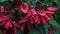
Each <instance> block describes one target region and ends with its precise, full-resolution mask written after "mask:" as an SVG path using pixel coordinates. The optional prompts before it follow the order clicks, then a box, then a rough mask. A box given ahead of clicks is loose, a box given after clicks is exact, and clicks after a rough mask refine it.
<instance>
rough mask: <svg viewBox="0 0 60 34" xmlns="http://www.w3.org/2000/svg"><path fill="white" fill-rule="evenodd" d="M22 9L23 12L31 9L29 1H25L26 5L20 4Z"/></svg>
mask: <svg viewBox="0 0 60 34" xmlns="http://www.w3.org/2000/svg"><path fill="white" fill-rule="evenodd" d="M20 10H21V11H22V12H23V13H27V12H28V10H29V5H28V4H27V3H24V6H23V5H21V6H20Z"/></svg>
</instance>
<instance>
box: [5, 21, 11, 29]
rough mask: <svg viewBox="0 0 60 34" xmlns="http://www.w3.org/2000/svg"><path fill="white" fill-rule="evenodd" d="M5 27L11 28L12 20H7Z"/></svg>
mask: <svg viewBox="0 0 60 34" xmlns="http://www.w3.org/2000/svg"><path fill="white" fill-rule="evenodd" d="M5 28H6V29H8V28H12V22H11V21H7V22H6V24H5Z"/></svg>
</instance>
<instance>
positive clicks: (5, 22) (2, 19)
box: [0, 15, 13, 29]
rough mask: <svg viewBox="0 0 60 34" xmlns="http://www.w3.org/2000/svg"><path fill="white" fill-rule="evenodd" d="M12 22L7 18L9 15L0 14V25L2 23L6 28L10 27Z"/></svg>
mask: <svg viewBox="0 0 60 34" xmlns="http://www.w3.org/2000/svg"><path fill="white" fill-rule="evenodd" d="M12 24H13V22H12V21H11V20H10V19H9V17H7V16H5V15H0V25H3V26H4V27H5V28H6V29H9V28H12Z"/></svg>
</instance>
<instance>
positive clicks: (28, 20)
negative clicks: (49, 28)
mask: <svg viewBox="0 0 60 34" xmlns="http://www.w3.org/2000/svg"><path fill="white" fill-rule="evenodd" d="M10 7H11V5H10V4H8V5H7V6H6V7H3V6H0V26H3V27H4V30H2V34H6V33H7V32H8V31H10V32H11V34H16V31H17V28H21V29H22V30H23V29H24V26H25V25H27V26H28V27H30V25H31V24H47V22H48V20H50V18H51V16H52V14H54V11H55V10H57V8H56V7H52V6H47V9H46V10H42V9H39V8H30V6H29V4H27V3H23V4H21V5H19V9H20V11H22V13H24V14H25V16H24V17H22V18H21V19H20V20H18V21H17V22H16V23H15V22H14V21H13V20H12V18H11V17H9V16H8V15H7V14H12V12H9V11H8V9H9V8H10Z"/></svg>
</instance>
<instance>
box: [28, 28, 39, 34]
mask: <svg viewBox="0 0 60 34" xmlns="http://www.w3.org/2000/svg"><path fill="white" fill-rule="evenodd" d="M29 34H39V32H38V31H37V30H36V29H35V28H33V27H32V28H30V30H29Z"/></svg>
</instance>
